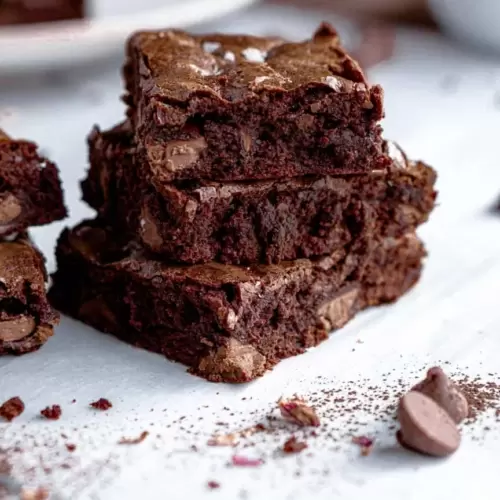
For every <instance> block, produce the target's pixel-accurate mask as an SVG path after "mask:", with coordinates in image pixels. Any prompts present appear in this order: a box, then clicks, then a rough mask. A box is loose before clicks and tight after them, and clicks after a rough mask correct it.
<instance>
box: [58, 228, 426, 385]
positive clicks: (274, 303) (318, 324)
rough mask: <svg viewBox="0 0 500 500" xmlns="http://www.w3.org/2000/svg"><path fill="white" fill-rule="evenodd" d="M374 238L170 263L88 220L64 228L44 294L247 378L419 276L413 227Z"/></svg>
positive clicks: (226, 377)
mask: <svg viewBox="0 0 500 500" xmlns="http://www.w3.org/2000/svg"><path fill="white" fill-rule="evenodd" d="M372 243H373V245H371V246H370V248H369V249H367V251H366V252H365V254H363V255H359V254H357V255H350V254H347V255H339V254H335V255H331V256H328V257H324V258H321V259H318V260H309V259H299V260H296V261H288V262H282V263H280V264H279V265H255V266H251V267H238V266H232V265H224V264H218V263H207V264H200V265H193V266H175V265H169V264H167V263H165V262H163V261H160V260H156V259H154V258H152V257H151V256H149V255H148V254H147V253H146V252H145V251H144V249H143V248H142V247H141V246H140V245H138V244H137V243H136V242H134V241H129V240H126V239H124V238H123V233H120V232H118V233H113V232H112V231H111V230H110V229H109V228H107V227H106V226H105V225H103V224H102V223H101V222H99V221H91V222H85V223H83V224H81V225H79V226H78V227H76V228H75V229H73V230H71V231H69V230H66V231H65V232H64V233H63V234H62V236H61V238H60V240H59V243H58V247H57V260H58V271H57V272H56V273H55V274H54V276H53V283H54V284H53V287H52V289H51V291H50V294H49V296H50V298H51V300H52V302H53V304H54V305H55V307H57V308H59V309H60V310H61V311H63V312H64V313H66V314H69V315H71V316H73V317H75V318H78V319H80V320H82V321H84V322H85V323H88V324H89V325H91V326H94V327H95V328H97V329H100V330H102V331H105V332H109V333H112V334H114V335H116V336H118V337H119V338H121V339H123V340H125V341H127V342H130V343H131V344H133V345H136V346H139V347H143V348H145V349H149V350H151V351H154V352H157V353H160V354H163V355H164V356H166V357H167V358H169V359H172V360H174V361H178V362H181V363H184V364H186V365H187V366H189V367H190V369H191V371H192V372H193V373H196V374H198V375H201V376H203V377H205V378H207V379H209V380H212V381H217V382H219V381H224V382H247V381H249V380H252V379H254V378H256V377H258V376H260V375H262V374H263V373H264V372H265V371H266V370H267V369H269V368H271V367H273V366H274V365H275V364H276V363H277V362H279V361H280V360H281V359H283V358H286V357H289V356H293V355H296V354H300V353H302V352H304V351H305V350H306V349H307V348H308V347H311V346H315V345H317V344H318V343H320V342H321V341H323V340H325V339H326V338H327V336H328V332H330V331H331V330H334V329H337V328H340V327H341V326H343V325H344V324H345V323H346V322H347V321H348V320H349V319H351V318H352V317H353V316H354V315H355V314H356V312H357V311H359V310H361V309H363V308H365V307H367V306H371V305H376V304H379V303H383V302H392V301H394V300H396V299H397V298H398V297H400V296H401V295H402V294H403V293H404V292H405V291H407V290H408V289H409V288H410V287H411V286H413V284H415V283H416V281H417V280H418V278H419V276H420V271H421V265H422V258H423V257H424V255H425V251H424V249H423V246H422V244H421V242H420V241H419V240H418V239H417V237H416V236H415V235H414V234H413V233H410V234H407V235H404V236H402V237H401V238H397V239H395V238H391V237H388V238H384V239H382V240H381V241H380V240H379V241H375V240H372Z"/></svg>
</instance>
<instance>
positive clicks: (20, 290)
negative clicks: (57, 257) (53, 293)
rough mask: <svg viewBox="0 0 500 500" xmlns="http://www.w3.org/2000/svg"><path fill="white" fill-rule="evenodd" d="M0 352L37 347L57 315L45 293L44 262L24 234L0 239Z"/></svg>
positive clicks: (55, 322)
mask: <svg viewBox="0 0 500 500" xmlns="http://www.w3.org/2000/svg"><path fill="white" fill-rule="evenodd" d="M0 276H1V281H0V355H1V354H24V353H27V352H31V351H35V350H36V349H38V348H40V347H41V346H42V345H43V344H44V343H45V342H46V340H47V339H48V338H49V337H50V336H51V335H52V333H53V327H54V326H55V325H56V324H57V323H58V321H59V315H58V314H57V313H56V312H55V311H54V310H53V309H52V308H51V306H50V304H49V302H48V301H47V297H46V289H45V282H46V274H45V263H44V260H43V257H42V255H41V254H40V253H39V252H38V250H37V249H36V248H35V247H34V246H33V245H32V243H31V242H30V241H29V239H28V238H27V237H26V236H25V235H23V236H19V237H18V238H17V239H15V240H14V241H1V242H0Z"/></svg>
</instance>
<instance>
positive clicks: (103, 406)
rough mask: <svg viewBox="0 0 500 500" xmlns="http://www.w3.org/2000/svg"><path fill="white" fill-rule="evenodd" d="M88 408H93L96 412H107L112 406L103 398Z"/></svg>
mask: <svg viewBox="0 0 500 500" xmlns="http://www.w3.org/2000/svg"><path fill="white" fill-rule="evenodd" d="M90 406H92V408H95V409H96V410H103V411H105V410H109V409H110V408H112V406H113V405H112V404H111V403H110V402H109V400H107V399H105V398H100V399H98V400H97V401H94V402H93V403H90Z"/></svg>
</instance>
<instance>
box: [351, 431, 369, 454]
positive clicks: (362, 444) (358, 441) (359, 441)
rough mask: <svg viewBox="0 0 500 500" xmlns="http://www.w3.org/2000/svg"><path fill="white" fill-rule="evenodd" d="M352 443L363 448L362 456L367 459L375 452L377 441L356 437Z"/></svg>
mask: <svg viewBox="0 0 500 500" xmlns="http://www.w3.org/2000/svg"><path fill="white" fill-rule="evenodd" d="M352 442H353V443H354V444H357V445H358V446H359V447H360V448H361V455H363V456H364V457H367V456H368V455H369V454H370V453H371V452H372V450H373V445H374V444H375V440H374V439H372V438H369V437H366V436H354V437H353V438H352Z"/></svg>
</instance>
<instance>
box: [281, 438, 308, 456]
mask: <svg viewBox="0 0 500 500" xmlns="http://www.w3.org/2000/svg"><path fill="white" fill-rule="evenodd" d="M306 448H307V443H305V442H304V441H299V440H298V439H297V438H296V437H295V436H292V437H291V438H289V439H287V440H286V441H285V444H284V445H283V452H284V453H288V454H291V453H300V452H301V451H303V450H305V449H306Z"/></svg>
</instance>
